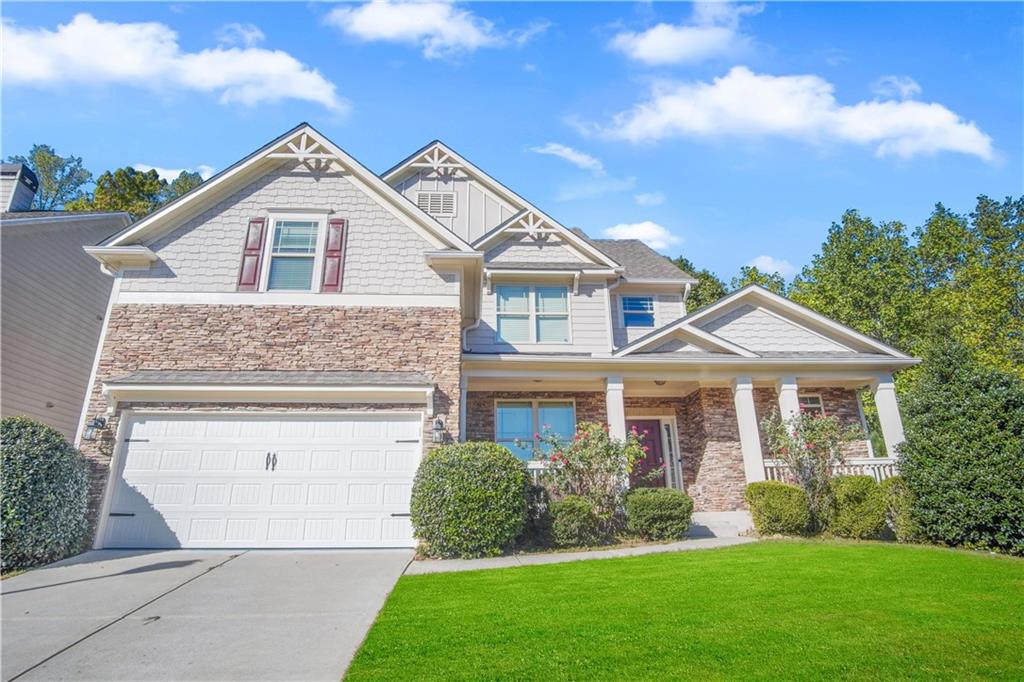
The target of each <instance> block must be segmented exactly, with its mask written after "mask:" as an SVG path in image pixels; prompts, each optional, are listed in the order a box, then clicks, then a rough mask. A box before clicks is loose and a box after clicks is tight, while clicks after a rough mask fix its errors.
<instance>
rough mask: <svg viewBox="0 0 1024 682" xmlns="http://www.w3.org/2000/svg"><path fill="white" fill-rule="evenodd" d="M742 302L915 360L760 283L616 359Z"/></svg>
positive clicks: (873, 351) (663, 330)
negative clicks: (780, 313) (750, 303)
mask: <svg viewBox="0 0 1024 682" xmlns="http://www.w3.org/2000/svg"><path fill="white" fill-rule="evenodd" d="M741 301H752V302H757V303H761V304H765V305H770V306H774V307H776V308H778V309H779V310H781V311H785V313H786V315H785V317H786V318H791V319H792V320H793V321H794V322H795V323H796V324H801V323H806V324H809V325H810V326H817V327H820V328H822V329H824V330H827V331H828V332H829V333H830V334H832V335H834V336H835V337H837V338H839V339H842V340H843V341H845V342H847V343H851V344H853V345H860V346H867V347H868V348H870V349H871V351H869V352H868V353H867V355H870V356H871V357H878V356H879V355H882V356H887V357H891V358H899V359H901V360H912V358H911V357H910V356H909V355H906V354H905V353H902V352H901V351H899V350H897V349H895V348H893V347H892V346H889V345H887V344H884V343H882V342H881V341H878V340H876V339H873V338H871V337H870V336H867V335H865V334H861V333H860V332H858V331H856V330H854V329H851V328H850V327H847V326H846V325H843V324H840V323H839V322H836V321H834V320H831V319H829V318H827V317H825V316H824V315H821V314H819V313H816V312H814V311H813V310H811V309H810V308H807V307H805V306H802V305H800V304H799V303H795V302H793V301H791V300H789V299H788V298H786V297H784V296H779V295H778V294H776V293H773V292H771V291H769V290H767V289H765V288H764V287H761V286H759V285H757V284H748V285H747V286H745V287H743V288H742V289H738V290H737V291H734V292H733V293H731V294H729V295H728V296H724V297H722V298H720V299H718V300H717V301H715V302H714V303H711V304H709V305H706V306H704V307H703V308H700V309H698V310H695V311H693V312H692V313H689V314H687V315H685V316H683V317H681V318H679V319H678V320H676V321H674V322H670V323H669V324H667V325H665V326H664V327H662V328H661V329H656V330H654V331H652V332H650V333H649V334H645V335H644V336H641V337H640V338H638V339H636V340H635V341H633V342H632V343H629V344H627V345H625V346H623V347H622V348H619V349H618V350H617V351H616V352H615V356H616V357H622V356H625V355H629V354H631V353H635V352H638V351H641V350H642V349H644V348H648V347H650V346H652V345H654V344H655V343H658V342H662V343H664V341H665V340H667V339H668V338H669V337H671V336H672V335H673V333H675V332H677V331H680V330H685V331H691V330H695V329H699V328H698V327H697V324H698V323H699V322H700V321H701V320H706V319H709V318H713V317H714V314H715V313H716V312H719V311H722V310H724V309H726V308H727V307H728V306H730V305H731V304H733V303H737V302H741ZM700 331H703V330H700ZM704 333H705V334H710V335H712V336H714V334H711V332H706V331H704ZM715 338H716V339H717V338H719V337H717V336H715ZM744 350H745V349H744ZM747 352H750V351H747ZM814 354H815V355H830V354H828V353H824V352H815V353H814ZM864 355H865V353H862V352H858V351H856V350H853V351H851V352H850V353H841V354H839V353H837V354H835V356H837V357H857V356H861V357H862V356H864ZM752 356H754V357H777V355H775V354H771V353H768V352H764V353H758V354H753V353H752Z"/></svg>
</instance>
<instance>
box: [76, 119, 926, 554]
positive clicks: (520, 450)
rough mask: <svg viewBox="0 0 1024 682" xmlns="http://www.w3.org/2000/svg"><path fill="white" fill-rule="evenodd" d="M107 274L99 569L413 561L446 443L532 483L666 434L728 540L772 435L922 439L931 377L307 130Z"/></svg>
mask: <svg viewBox="0 0 1024 682" xmlns="http://www.w3.org/2000/svg"><path fill="white" fill-rule="evenodd" d="M88 252H89V253H90V254H91V255H93V256H94V257H95V258H97V259H98V260H100V261H101V263H102V267H103V268H104V270H106V271H107V272H109V273H110V274H111V275H112V276H113V278H114V286H113V293H112V295H111V301H110V307H109V311H108V313H107V318H106V322H105V325H104V332H103V338H102V342H101V344H100V350H99V351H98V353H97V358H96V366H95V369H94V372H93V374H94V378H93V380H92V391H91V395H90V396H89V397H88V399H87V401H86V405H85V407H84V410H83V414H82V424H81V427H80V441H81V447H82V449H83V451H84V452H85V453H86V454H87V456H88V457H89V458H90V460H91V462H92V464H93V476H94V482H95V485H94V499H93V514H94V516H95V519H94V520H95V521H96V528H97V531H96V535H95V543H96V546H99V547H176V546H182V547H321V546H325V547H326V546H329V547H389V546H410V545H412V544H414V538H413V536H412V529H411V526H410V522H409V518H408V512H409V494H410V488H411V485H412V480H413V476H414V474H415V471H416V467H417V465H418V462H419V461H420V459H421V457H422V455H423V453H424V451H425V450H426V449H429V448H430V447H431V446H432V445H433V444H434V443H438V442H445V441H447V440H452V439H486V440H495V441H497V442H499V443H502V444H504V445H507V446H508V447H509V448H510V449H511V450H512V451H513V452H514V453H516V454H517V455H518V456H520V457H522V458H523V459H526V460H528V459H530V458H531V455H532V449H533V445H534V443H535V439H536V436H537V434H538V433H541V432H543V431H545V430H550V431H553V432H555V433H558V434H561V435H563V436H567V437H568V436H571V434H572V433H573V430H574V427H575V424H576V423H577V422H579V421H583V420H588V421H596V422H602V423H607V424H608V425H609V428H610V431H611V433H612V434H613V435H615V436H618V437H624V435H625V434H626V432H627V429H630V428H632V427H636V428H637V429H638V430H639V431H644V432H647V441H646V442H648V443H649V445H650V452H649V456H648V461H647V462H645V467H646V468H652V467H659V466H663V467H664V475H663V476H662V477H661V479H660V483H661V484H662V485H667V486H672V487H677V488H682V489H685V490H687V491H688V492H689V493H690V495H692V496H693V498H694V500H695V502H696V508H697V510H698V512H699V513H701V514H703V515H705V517H706V518H712V519H713V518H715V515H718V516H719V517H722V518H729V516H730V515H733V516H735V517H736V518H738V519H741V518H742V517H743V516H744V514H745V512H744V509H745V507H744V502H743V489H744V486H745V485H746V483H747V482H749V481H756V480H763V479H765V478H766V476H767V477H771V476H772V475H773V471H774V469H773V466H774V465H773V463H772V461H771V460H769V459H767V453H766V452H765V449H764V447H763V438H762V435H761V434H760V433H759V420H760V419H761V418H762V417H764V416H765V415H767V414H768V413H769V412H770V411H771V410H772V409H773V408H775V409H778V410H780V412H781V413H782V414H783V415H792V414H794V413H796V412H797V411H798V410H801V409H812V410H820V411H823V412H825V413H828V414H836V415H838V416H839V417H840V418H842V419H843V420H845V421H847V422H849V423H852V424H862V423H863V414H862V411H861V408H860V404H859V401H858V397H857V396H858V393H857V392H858V391H859V390H862V389H870V390H872V391H874V397H875V403H876V404H877V406H878V413H879V418H880V421H881V426H882V430H883V432H884V436H885V440H886V444H887V446H888V448H889V450H890V452H892V451H893V448H894V447H895V445H896V444H897V443H899V442H900V440H901V439H902V427H901V423H900V417H899V412H898V409H897V405H896V398H895V394H894V392H893V384H892V376H891V374H892V372H893V371H895V370H897V369H899V368H901V367H906V366H908V365H911V364H913V363H914V362H915V360H914V359H912V358H910V357H908V356H906V355H904V354H903V353H900V352H899V351H897V350H895V349H893V348H890V347H888V346H886V345H884V344H882V343H879V342H878V341H875V340H874V339H871V338H868V337H866V336H864V335H862V334H859V333H857V332H855V331H853V330H851V329H848V328H846V327H844V326H842V325H840V324H837V323H836V322H833V321H831V320H828V319H826V318H824V317H822V316H821V315H818V314H816V313H814V312H812V311H810V310H808V309H806V308H803V307H801V306H799V305H796V304H794V303H792V302H791V301H788V300H787V299H785V298H782V297H779V296H776V295H774V294H772V293H770V292H768V291H765V290H764V289H761V288H758V287H748V288H745V289H742V290H740V291H737V292H735V293H733V294H731V295H729V296H727V297H725V298H723V299H722V300H720V301H718V302H716V303H714V304H712V305H710V306H707V307H704V308H702V309H700V310H688V308H687V297H688V294H689V292H690V291H691V289H692V287H693V286H694V284H695V280H694V279H693V278H692V277H690V276H689V275H688V274H686V273H685V272H682V271H680V270H679V269H677V268H676V267H674V266H673V265H672V264H671V263H670V262H669V261H668V260H666V259H665V258H664V257H662V256H660V255H659V254H657V253H656V252H654V251H652V250H651V249H649V248H648V247H647V246H645V245H644V244H642V243H641V242H638V241H633V240H621V241H620V240H599V239H592V238H590V237H588V236H587V235H585V234H584V233H583V232H580V231H577V230H571V229H567V228H566V227H564V226H563V225H561V224H560V223H559V222H558V221H557V220H556V219H555V218H553V217H551V216H550V215H548V214H546V213H545V212H543V211H542V210H541V209H540V208H538V207H537V206H534V205H533V204H532V203H530V202H528V201H527V200H525V199H524V198H522V197H521V196H519V195H518V194H516V193H515V192H513V191H512V190H510V189H509V188H508V187H506V186H505V185H503V184H501V183H499V182H498V181H496V180H495V179H494V178H492V177H490V176H489V175H488V174H487V173H485V172H484V171H482V170H481V169H479V168H477V167H476V166H474V165H473V164H472V163H471V162H470V161H468V160H467V159H466V158H464V157H462V156H460V155H459V154H458V153H456V152H455V151H453V150H452V149H450V148H449V147H447V146H446V145H445V144H443V143H441V142H432V143H431V144H429V145H427V146H426V147H424V148H423V149H420V150H419V151H417V152H415V153H414V154H412V155H411V156H409V157H408V158H407V159H405V160H404V161H402V162H401V163H399V164H398V165H397V166H395V167H394V168H392V169H391V170H388V171H387V172H385V173H383V174H382V175H377V174H375V173H373V172H372V171H370V170H368V169H367V168H365V167H364V166H363V165H362V164H360V163H359V162H358V161H357V160H356V159H354V158H352V157H351V156H350V155H349V154H347V153H346V152H345V151H344V150H343V149H341V148H340V147H338V146H337V145H335V144H334V143H333V142H331V141H330V140H328V139H327V138H326V137H324V136H323V135H322V134H321V133H319V132H318V131H317V130H315V129H314V128H312V127H311V126H309V125H307V124H302V125H299V126H298V127H296V128H295V129H293V130H290V131H288V132H287V133H285V134H284V135H282V136H281V137H279V138H277V139H276V140H274V141H272V142H270V143H269V144H267V145H265V146H263V147H261V148H260V149H258V150H256V151H255V152H253V153H252V154H250V155H249V156H247V157H245V158H244V159H242V160H241V161H239V162H238V163H236V164H235V165H233V166H231V167H230V168H228V169H226V170H224V171H223V172H222V173H220V174H219V175H217V176H215V177H213V178H211V179H210V180H208V181H207V182H205V183H203V184H202V185H201V186H200V187H198V188H197V189H195V190H193V191H192V192H190V193H188V194H186V195H185V196H183V197H181V198H179V199H177V200H176V201H174V202H172V203H170V204H168V205H167V206H165V207H163V208H162V209H160V210H159V211H157V212H155V213H153V214H152V215H150V216H148V217H146V218H145V219H143V220H140V221H138V222H137V223H135V224H133V225H131V226H130V227H128V228H127V229H125V230H123V231H122V232H120V233H119V234H117V235H115V236H113V237H112V238H110V239H108V240H106V241H105V242H103V243H102V244H101V245H99V246H96V247H91V248H89V249H88ZM868 450H869V446H868V444H867V441H862V442H860V443H855V444H853V446H851V453H850V454H851V455H852V456H856V457H867V456H868V454H869V452H868ZM878 462H879V463H881V464H887V463H888V462H889V460H878ZM861 464H862V465H863V466H864V467H867V468H868V469H871V468H872V467H873V468H874V469H879V466H878V464H877V463H872V461H871V460H865V461H863V462H861Z"/></svg>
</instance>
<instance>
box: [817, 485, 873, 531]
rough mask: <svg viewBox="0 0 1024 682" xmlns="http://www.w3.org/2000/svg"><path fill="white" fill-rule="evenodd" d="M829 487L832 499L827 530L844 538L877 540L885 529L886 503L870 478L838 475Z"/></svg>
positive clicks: (827, 519) (827, 516) (827, 518)
mask: <svg viewBox="0 0 1024 682" xmlns="http://www.w3.org/2000/svg"><path fill="white" fill-rule="evenodd" d="M829 487H830V488H831V491H832V500H831V503H830V504H829V508H828V512H827V515H826V528H827V529H828V531H829V532H830V533H832V534H833V535H838V536H839V537H841V538H854V539H857V540H866V539H868V538H877V537H878V536H879V535H881V534H882V531H883V530H885V514H886V500H885V493H884V492H882V488H881V486H879V485H878V483H876V482H875V479H873V478H872V477H870V476H837V477H836V478H833V479H832V481H831V483H830V484H829Z"/></svg>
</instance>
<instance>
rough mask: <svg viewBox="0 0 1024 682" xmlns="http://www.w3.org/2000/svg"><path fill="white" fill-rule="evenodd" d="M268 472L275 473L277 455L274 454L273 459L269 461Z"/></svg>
mask: <svg viewBox="0 0 1024 682" xmlns="http://www.w3.org/2000/svg"><path fill="white" fill-rule="evenodd" d="M270 470H271V471H277V453H276V452H275V453H274V458H273V459H272V460H270Z"/></svg>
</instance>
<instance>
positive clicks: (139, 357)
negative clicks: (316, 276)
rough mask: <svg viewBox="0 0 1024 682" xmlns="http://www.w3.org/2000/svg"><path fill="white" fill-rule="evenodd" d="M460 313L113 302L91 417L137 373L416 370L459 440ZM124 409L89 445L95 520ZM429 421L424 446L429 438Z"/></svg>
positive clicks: (84, 444)
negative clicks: (110, 390)
mask: <svg viewBox="0 0 1024 682" xmlns="http://www.w3.org/2000/svg"><path fill="white" fill-rule="evenodd" d="M460 362H461V348H460V334H459V310H458V309H456V308H385V307H331V306H250V305H246V306H239V305H231V306H228V305H123V304H121V305H115V306H114V308H113V309H112V310H111V312H110V319H109V322H108V326H107V335H106V338H105V340H104V343H103V349H102V351H101V355H100V362H99V366H98V368H97V375H96V381H95V383H94V385H93V386H92V389H91V393H90V398H89V411H88V416H89V417H92V416H95V415H98V414H104V413H105V411H106V408H107V404H106V401H105V400H104V398H103V396H102V394H101V388H102V384H103V382H104V381H107V380H109V379H113V378H116V377H119V376H123V375H125V374H130V373H131V372H134V371H136V370H140V369H149V370H314V371H315V370H323V371H329V370H348V371H355V370H358V371H408V372H420V373H422V374H425V375H426V376H427V377H429V378H430V379H431V380H432V381H433V382H434V384H435V391H434V410H435V412H436V413H437V414H440V415H444V417H445V424H446V426H447V427H448V430H449V432H450V433H451V435H452V437H453V438H458V428H459V423H458V422H459V420H458V414H459V405H458V401H459V379H460V373H461V368H460ZM123 407H146V408H147V409H149V408H161V409H174V408H177V409H204V410H209V409H218V410H228V409H251V410H267V409H289V410H291V409H294V410H305V409H314V410H316V409H334V410H337V409H382V410H385V409H387V410H396V409H398V410H400V409H404V408H409V409H422V408H423V406H422V405H408V406H407V405H390V404H389V405H351V404H327V405H323V404H309V405H307V404H296V403H289V404H285V405H269V404H252V403H250V404H247V405H243V404H223V403H221V404H216V405H209V404H197V403H191V404H183V405H172V404H168V403H156V404H153V403H147V404H145V405H141V404H140V405H123V404H122V405H119V410H120V408H123ZM118 421H119V415H114V416H113V417H111V418H109V420H108V426H107V428H106V429H104V430H103V431H102V432H101V434H100V437H99V438H97V440H95V441H83V442H82V444H81V450H82V453H83V454H84V455H85V457H86V459H87V460H88V462H89V466H90V476H91V480H92V487H91V492H90V506H89V518H90V522H91V523H93V524H94V525H93V527H94V528H95V521H96V517H97V514H98V513H99V508H100V505H101V503H102V498H103V492H104V486H105V484H106V481H107V476H108V472H109V465H110V459H111V456H112V455H113V449H114V439H115V436H116V433H117V427H118ZM429 422H430V419H429V418H425V419H424V443H425V444H428V446H429V443H430V423H429Z"/></svg>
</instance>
